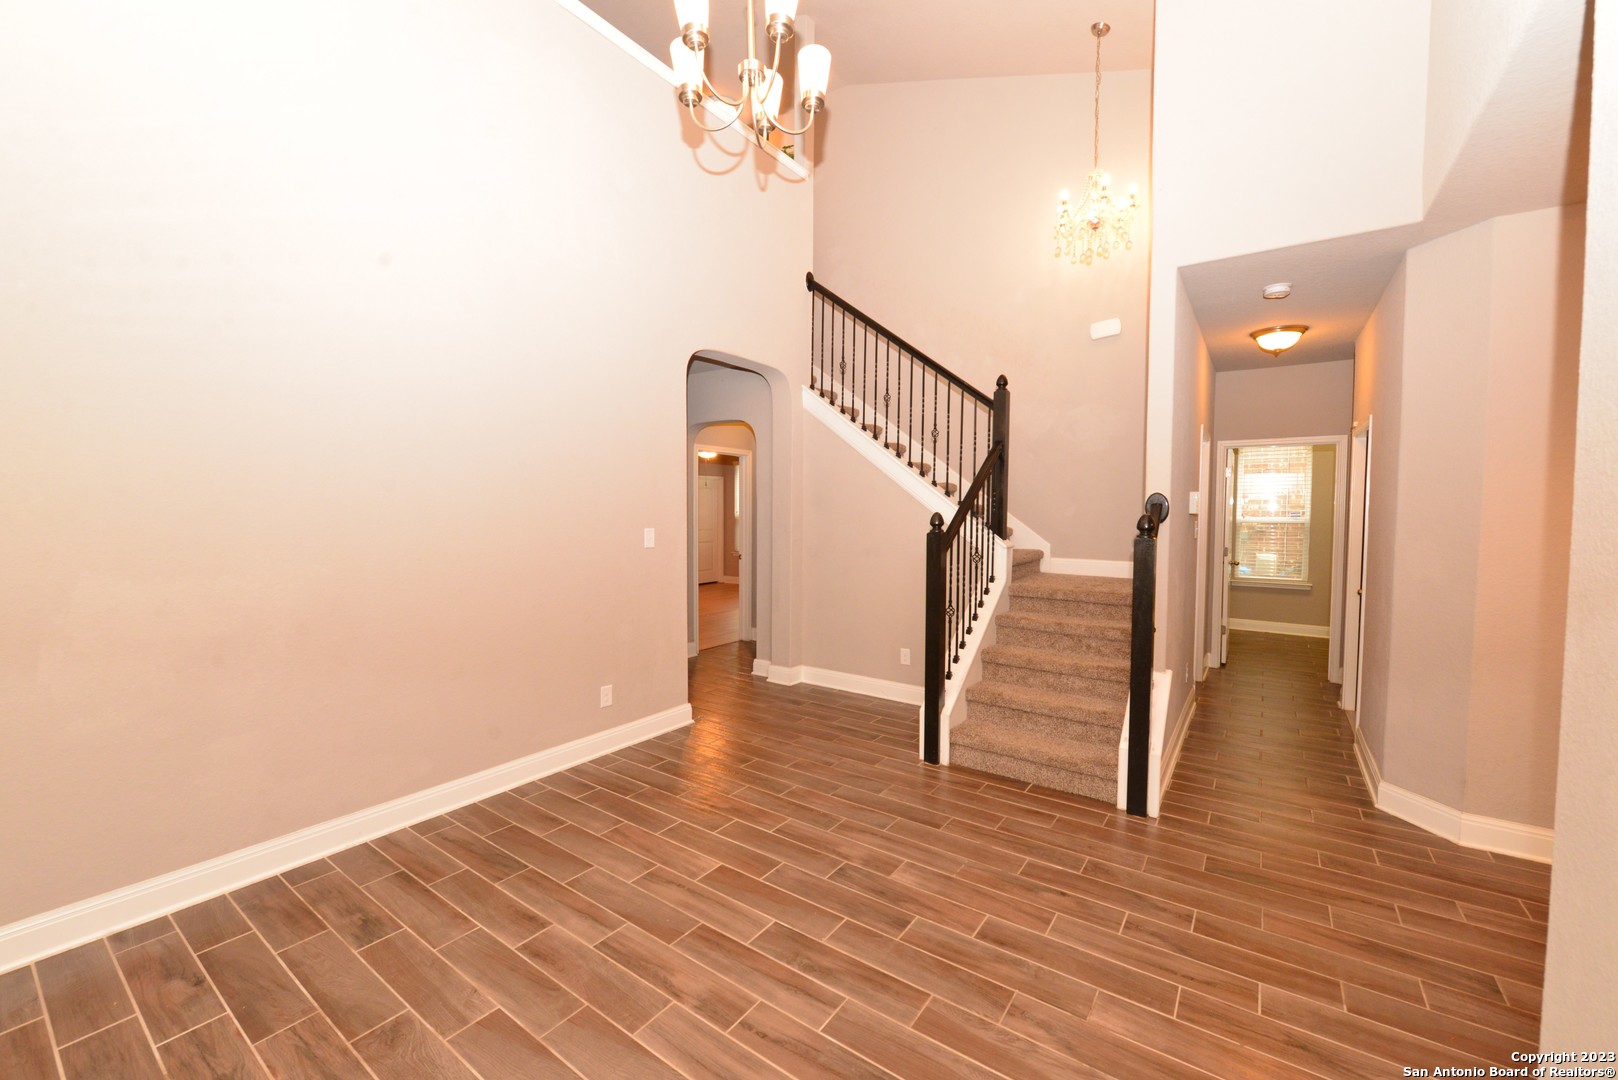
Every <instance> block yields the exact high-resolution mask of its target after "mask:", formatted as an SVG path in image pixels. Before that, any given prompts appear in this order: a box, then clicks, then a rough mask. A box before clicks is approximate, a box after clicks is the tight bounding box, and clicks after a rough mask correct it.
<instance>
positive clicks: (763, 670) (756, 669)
mask: <svg viewBox="0 0 1618 1080" xmlns="http://www.w3.org/2000/svg"><path fill="white" fill-rule="evenodd" d="M753 674H754V675H757V676H758V677H759V678H761V679H767V678H769V677H770V662H769V661H768V660H767V659H765V658H764V657H762V656H755V657H754V658H753Z"/></svg>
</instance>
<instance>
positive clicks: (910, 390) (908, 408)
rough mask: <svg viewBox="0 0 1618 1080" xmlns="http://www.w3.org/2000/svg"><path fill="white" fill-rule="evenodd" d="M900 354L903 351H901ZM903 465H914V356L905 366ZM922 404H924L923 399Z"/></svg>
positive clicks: (910, 466) (915, 429) (912, 466)
mask: <svg viewBox="0 0 1618 1080" xmlns="http://www.w3.org/2000/svg"><path fill="white" fill-rule="evenodd" d="M899 355H900V356H903V355H904V353H903V352H902V351H901V352H900V353H899ZM905 387H906V388H905V465H906V466H908V467H909V468H912V469H914V468H915V467H916V453H915V451H916V431H917V428H916V358H915V357H914V356H912V357H911V358H910V364H909V366H907V367H906V368H905ZM922 404H926V402H925V401H923V403H922Z"/></svg>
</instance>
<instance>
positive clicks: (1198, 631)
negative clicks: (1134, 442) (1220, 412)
mask: <svg viewBox="0 0 1618 1080" xmlns="http://www.w3.org/2000/svg"><path fill="white" fill-rule="evenodd" d="M1197 444H1198V446H1199V448H1200V449H1199V450H1198V455H1199V456H1198V458H1197V492H1196V494H1197V513H1196V516H1195V521H1196V528H1197V604H1196V616H1195V618H1194V619H1193V621H1192V638H1191V640H1192V642H1193V643H1194V647H1195V650H1196V655H1195V656H1193V657H1192V658H1191V668H1192V671H1193V672H1195V674H1196V681H1197V682H1201V681H1202V680H1203V679H1206V678H1207V677H1208V537H1209V535H1210V534H1211V532H1212V530H1213V525H1212V523H1211V521H1210V520H1209V514H1210V513H1211V511H1210V509H1209V508H1210V507H1211V506H1212V505H1213V504H1212V503H1211V502H1209V500H1208V494H1209V492H1210V491H1211V490H1212V486H1211V485H1210V484H1209V483H1208V467H1209V465H1211V464H1212V462H1213V444H1212V443H1211V442H1209V439H1208V428H1207V425H1205V424H1204V425H1199V426H1198V428H1197Z"/></svg>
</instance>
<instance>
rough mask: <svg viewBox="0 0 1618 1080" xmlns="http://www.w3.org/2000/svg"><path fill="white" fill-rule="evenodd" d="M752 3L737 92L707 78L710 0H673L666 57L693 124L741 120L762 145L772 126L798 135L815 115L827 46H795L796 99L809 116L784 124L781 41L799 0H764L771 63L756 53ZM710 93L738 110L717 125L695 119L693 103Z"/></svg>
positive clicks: (750, 1) (822, 92)
mask: <svg viewBox="0 0 1618 1080" xmlns="http://www.w3.org/2000/svg"><path fill="white" fill-rule="evenodd" d="M753 5H754V0H747V57H746V59H744V60H743V61H742V62H741V63H740V64H737V65H736V75H737V77H738V78H740V79H741V84H742V91H741V95H740V96H739V97H737V98H735V99H731V98H728V97H726V96H725V95H724V94H721V93H720V92H719V91H718V90H716V89H715V88H714V84H713V83H712V82H710V81H709V80H708V73H707V57H708V0H674V16H675V18H676V19H677V20H678V21H679V24H680V36H679V37H677V38H675V39H674V40H673V41H671V42H669V63H670V65H671V66H672V67H673V68H674V75H675V79H676V82H677V89H676V91H675V96H676V97H678V98H679V100H680V104H681V105H683V106H685V107H686V108H687V109H689V110H690V112H691V120H692V122H693V123H694V124H696V125H697V126H698V127H700V128H702V130H703V131H721V130H723V129H725V128H727V127H730V126H731V125H732V124H738V123H739V124H742V125H743V126H745V128H746V129H747V130H748V131H751V132H752V133H753V138H754V140H755V141H756V142H757V143H758V144H759V145H761V146H762V145H763V144H764V142H765V140H766V139H768V138H769V136H770V133H771V132H772V131H780V132H783V133H785V134H787V135H802V134H803V133H804V132H806V131H808V130H809V129H810V127H812V126H813V125H814V122H815V117H816V116H817V115H819V113H820V110H821V109H824V108H825V107H826V84H827V82H828V80H829V79H830V76H831V52H830V51H829V50H827V48H826V47H825V46H824V45H805V46H804V47H803V48H801V49H799V50H798V86H799V88H800V93H799V96H798V105H799V107H800V108H801V109H802V110H803V112H804V115H806V116H807V117H808V118H809V119H808V121H807V122H806V123H805V124H804V125H803V127H801V128H797V129H794V128H791V127H788V126H787V125H786V124H784V123H782V120H781V98H782V93H781V90H782V84H783V81H784V80H783V79H782V78H781V45H782V43H784V42H787V41H791V40H792V27H793V22H794V20H795V19H796V18H797V15H798V0H765V3H764V36H765V37H767V38H768V39H769V40H770V43H771V45H772V46H773V49H772V54H771V59H770V66H769V67H765V66H764V64H763V63H762V62H761V61H760V60H759V58H758V22H757V19H756V16H755V14H754V6H753ZM709 95H712V96H713V97H714V98H715V99H717V100H718V101H720V102H723V103H724V104H726V105H728V106H730V107H731V108H732V109H735V110H736V111H735V113H734V114H733V115H732V116H731V118H730V119H729V120H726V121H725V122H724V123H722V124H719V125H717V126H716V127H708V126H707V125H706V124H704V123H702V121H700V120H698V119H697V106H698V105H700V104H702V102H703V100H704V99H705V98H706V97H708V96H709Z"/></svg>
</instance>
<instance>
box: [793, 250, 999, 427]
mask: <svg viewBox="0 0 1618 1080" xmlns="http://www.w3.org/2000/svg"><path fill="white" fill-rule="evenodd" d="M803 280H804V285H805V286H806V287H807V288H808V290H809V291H810V292H812V293H819V294H820V295H821V296H824V297H825V298H826V299H828V300H830V301H831V302H832V303H834V304H836V305H837V306H838V307H840V308H842V309H843V310H844V311H846V312H848V313H849V314H850V315H852V316H854V317H855V318H856V319H858V320H859V321H860V322H862V323H864V324H865V325H866V326H868V327H870V328H871V329H872V330H875V331H876V332H877V333H878V334H880V335H882V336H883V337H885V338H887V339H888V340H889V341H891V342H893V343H894V344H895V345H897V346H898V347H899V348H901V349H903V350H904V351H905V352H907V353H909V354H910V355H911V356H913V357H914V358H915V359H916V360H918V361H920V362H921V364H922V366H923V367H926V368H928V369H929V370H931V371H934V372H937V373H938V374H940V375H942V376H944V378H946V379H948V380H949V381H950V382H952V383H954V384H956V385H957V386H958V387H959V388H960V389H961V391H962V392H963V393H966V394H970V395H971V396H972V397H974V398H976V399H977V400H978V401H980V402H982V403H983V404H984V405H989V406H993V404H994V399H993V398H991V397H990V396H989V395H988V394H985V393H984V392H983V391H981V390H979V389H978V388H977V387H975V386H973V385H972V384H971V383H969V382H967V381H966V380H965V379H963V378H961V377H960V376H959V375H957V374H955V372H953V371H951V370H950V369H949V368H947V367H945V366H944V365H943V364H940V363H939V362H938V361H937V360H934V359H933V358H932V357H930V356H928V355H927V354H926V353H924V352H922V351H921V350H920V349H918V348H916V347H915V346H914V345H912V344H910V342H908V341H906V340H905V339H904V338H902V337H900V336H899V335H898V334H895V333H894V332H893V331H892V330H889V329H888V328H887V327H886V326H883V325H882V324H881V323H879V322H877V321H876V320H875V319H873V318H871V317H870V316H869V315H867V314H866V313H865V312H863V311H861V310H860V309H859V308H857V307H855V306H854V305H853V304H850V303H849V302H848V301H847V300H844V299H843V298H842V297H841V296H838V295H837V294H836V293H834V292H832V291H831V290H830V289H828V288H826V286H824V285H822V284H820V282H818V281H816V280H815V275H814V273H813V272H810V273H807V274H805V275H803Z"/></svg>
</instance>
